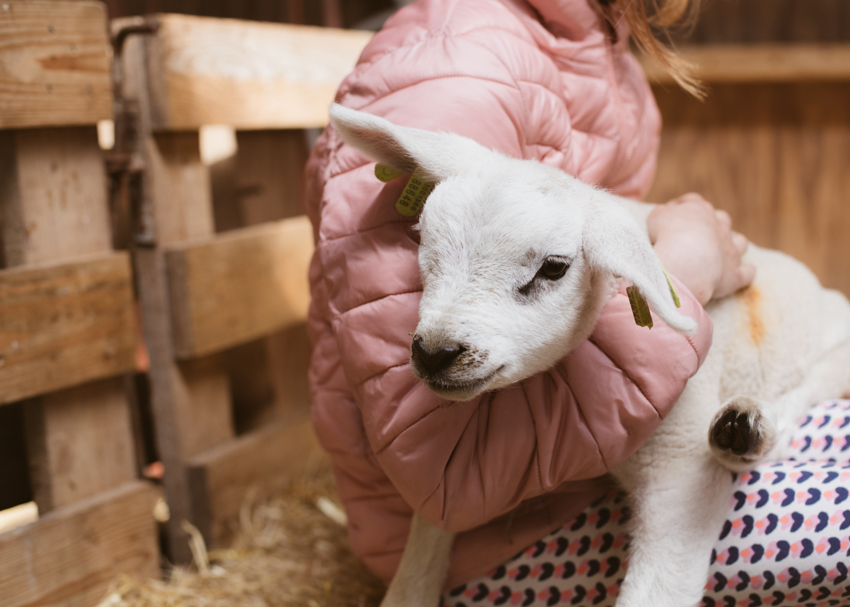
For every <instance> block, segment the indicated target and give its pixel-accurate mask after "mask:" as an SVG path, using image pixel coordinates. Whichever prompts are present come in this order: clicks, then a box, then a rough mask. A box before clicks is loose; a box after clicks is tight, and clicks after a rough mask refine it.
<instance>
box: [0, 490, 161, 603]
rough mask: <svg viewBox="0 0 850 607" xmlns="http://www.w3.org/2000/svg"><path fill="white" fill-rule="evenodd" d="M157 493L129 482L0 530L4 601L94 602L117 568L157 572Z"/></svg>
mask: <svg viewBox="0 0 850 607" xmlns="http://www.w3.org/2000/svg"><path fill="white" fill-rule="evenodd" d="M156 493H157V492H156V490H155V489H154V487H153V486H151V485H150V484H148V483H146V482H142V481H132V482H130V483H127V484H125V485H123V486H121V487H120V488H118V489H115V490H113V491H109V492H106V493H102V494H100V495H99V496H97V497H96V498H92V499H90V500H85V501H82V502H78V503H77V504H75V505H74V506H71V507H68V508H63V509H62V510H57V511H56V512H55V513H53V514H49V515H47V516H44V517H42V518H40V519H39V520H38V521H37V522H35V523H32V524H31V525H27V526H26V527H20V528H18V529H15V530H13V531H10V532H8V533H5V534H2V535H0V571H2V572H3V574H2V575H0V598H2V604H3V607H46V606H48V605H62V606H63V607H91V606H92V605H96V604H97V603H98V602H99V601H100V600H101V599H103V598H104V596H105V594H106V591H107V590H108V589H109V587H110V584H113V583H114V581H115V578H116V577H117V576H118V575H119V574H121V573H132V574H133V575H135V576H137V577H139V578H141V579H145V578H152V577H157V576H158V575H159V547H158V546H157V540H156V521H154V518H153V505H154V500H155V498H156Z"/></svg>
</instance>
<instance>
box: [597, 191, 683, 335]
mask: <svg viewBox="0 0 850 607" xmlns="http://www.w3.org/2000/svg"><path fill="white" fill-rule="evenodd" d="M583 244H584V251H585V255H586V257H587V258H588V261H589V262H590V264H591V266H593V267H595V268H598V269H602V270H604V271H607V272H611V273H612V274H614V275H616V276H622V277H623V278H626V279H628V280H629V281H631V283H632V284H633V285H634V286H635V287H637V289H638V291H640V293H641V294H642V295H643V296H644V297H646V299H647V300H648V301H649V306H650V308H651V309H652V311H653V312H655V313H656V314H658V315H659V316H660V317H661V318H662V319H664V322H666V323H667V324H668V325H670V326H671V327H673V328H674V329H676V330H677V331H679V332H681V333H686V334H692V333H694V332H695V331H696V330H697V323H696V321H695V320H694V319H692V318H690V317H688V316H685V315H683V314H681V313H680V312H679V311H678V309H677V308H676V304H675V303H674V301H673V296H672V294H671V293H670V288H669V286H668V285H667V278H666V277H665V276H664V270H663V269H662V267H661V262H660V261H659V260H658V257H656V256H655V253H654V252H653V250H652V246H651V245H650V243H649V238H648V237H647V236H646V233H645V232H643V231H641V229H640V228H639V227H638V225H637V222H636V221H635V220H634V219H633V218H632V216H631V215H629V213H628V211H626V210H625V209H623V208H622V207H621V206H620V205H619V204H617V203H616V202H613V201H599V202H594V203H593V204H592V205H591V206H590V209H589V211H588V214H587V217H586V218H585V223H584V233H583Z"/></svg>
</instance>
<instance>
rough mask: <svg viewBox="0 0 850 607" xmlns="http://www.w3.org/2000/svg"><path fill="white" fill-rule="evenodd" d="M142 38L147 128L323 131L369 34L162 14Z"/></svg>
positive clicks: (369, 36)
mask: <svg viewBox="0 0 850 607" xmlns="http://www.w3.org/2000/svg"><path fill="white" fill-rule="evenodd" d="M158 19H159V23H160V29H159V32H158V33H157V35H156V36H154V37H152V38H151V39H150V40H148V41H147V45H148V51H149V56H148V61H149V69H150V87H151V94H152V103H153V107H152V111H153V114H152V118H153V128H154V129H156V130H185V129H197V128H199V127H200V126H201V125H204V124H230V125H233V126H234V127H236V128H239V129H260V128H265V129H269V128H303V127H321V126H324V125H325V124H326V123H327V120H328V116H327V112H328V107H329V106H330V103H331V101H332V100H333V98H334V94H335V93H336V89H337V88H338V87H339V84H340V83H341V82H342V79H343V78H344V77H345V76H346V74H348V72H350V71H351V69H352V68H353V67H354V64H355V63H356V61H357V58H358V56H359V55H360V52H361V51H362V50H363V47H364V46H365V45H366V43H367V42H368V41H369V39H370V38H371V36H372V34H371V33H369V32H355V31H346V30H333V29H327V28H316V27H305V26H293V25H283V24H270V23H257V22H248V21H236V20H231V19H210V18H204V17H190V16H185V15H160V16H159V18H158Z"/></svg>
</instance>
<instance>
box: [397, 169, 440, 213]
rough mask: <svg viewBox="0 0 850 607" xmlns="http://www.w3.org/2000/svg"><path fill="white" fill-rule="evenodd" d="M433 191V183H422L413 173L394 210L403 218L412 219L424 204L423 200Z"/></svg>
mask: <svg viewBox="0 0 850 607" xmlns="http://www.w3.org/2000/svg"><path fill="white" fill-rule="evenodd" d="M433 189H434V184H433V183H426V182H424V181H422V179H420V178H419V177H417V176H416V174H415V173H414V174H413V175H411V177H410V179H409V180H408V181H407V185H406V186H404V191H403V192H402V193H401V196H399V197H398V200H397V201H396V203H395V210H396V211H398V212H399V213H401V214H402V215H404V216H405V217H413V216H414V215H416V214H417V213H418V212H419V211H420V210H421V209H422V205H424V204H425V200H426V199H427V198H428V196H429V195H430V194H431V192H432V191H433Z"/></svg>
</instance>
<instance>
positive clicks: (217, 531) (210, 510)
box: [189, 417, 328, 547]
mask: <svg viewBox="0 0 850 607" xmlns="http://www.w3.org/2000/svg"><path fill="white" fill-rule="evenodd" d="M327 462H328V459H327V455H326V454H325V452H324V451H322V449H321V447H320V446H319V443H318V440H317V439H316V435H315V433H314V431H313V426H312V424H311V423H310V419H309V417H301V418H300V419H299V418H296V419H295V420H292V419H290V420H288V421H286V422H278V423H276V424H274V425H271V426H269V427H266V428H264V429H261V430H257V431H255V432H252V433H250V434H246V435H244V436H241V437H239V438H237V439H236V440H233V441H230V442H229V443H227V444H225V445H222V446H220V447H217V448H215V449H213V450H211V451H208V452H206V453H203V454H201V455H199V456H197V457H195V458H193V459H192V460H191V461H190V462H189V478H190V483H191V487H192V494H193V499H194V501H195V502H196V503H197V504H199V506H200V509H199V514H198V518H197V522H198V525H199V529H200V530H201V531H202V532H203V534H204V537H205V538H207V540H208V541H209V542H210V543H211V545H212V546H216V547H221V546H225V545H227V542H228V540H229V539H231V537H232V533H233V529H234V528H235V525H234V523H235V522H236V521H238V517H239V510H240V508H241V507H242V505H243V504H244V502H245V499H246V497H247V496H248V494H249V492H252V491H256V490H259V489H262V490H263V491H266V492H270V491H273V490H274V489H275V488H279V487H281V486H283V485H285V484H286V483H287V482H289V481H291V480H293V479H298V478H302V477H304V476H306V475H309V474H312V473H315V471H316V470H317V469H318V468H320V467H322V466H325V465H327Z"/></svg>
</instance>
